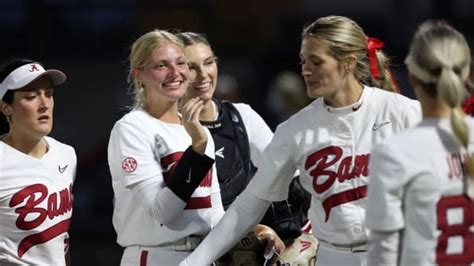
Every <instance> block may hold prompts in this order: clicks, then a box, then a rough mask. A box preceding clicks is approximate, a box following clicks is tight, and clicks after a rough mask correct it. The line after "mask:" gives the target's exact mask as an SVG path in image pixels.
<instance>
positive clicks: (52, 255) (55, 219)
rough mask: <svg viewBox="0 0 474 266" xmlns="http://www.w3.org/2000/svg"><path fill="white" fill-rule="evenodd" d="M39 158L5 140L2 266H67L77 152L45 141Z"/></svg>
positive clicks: (0, 148) (1, 149) (0, 152)
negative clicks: (43, 153)
mask: <svg viewBox="0 0 474 266" xmlns="http://www.w3.org/2000/svg"><path fill="white" fill-rule="evenodd" d="M44 140H45V141H46V143H47V145H48V148H49V149H48V152H47V153H46V154H45V155H44V156H43V157H42V158H41V159H37V158H34V157H31V156H29V155H27V154H24V153H22V152H20V151H18V150H16V149H15V148H13V147H11V146H9V145H8V144H6V143H4V142H3V141H1V140H0V161H1V163H0V265H18V264H21V265H65V264H66V262H65V252H66V249H67V246H68V239H69V237H68V233H67V231H68V230H69V224H70V221H71V215H72V206H73V204H72V201H73V197H72V186H73V183H74V178H75V172H76V164H77V158H76V154H75V151H74V149H73V148H72V147H71V146H68V145H65V144H63V143H60V142H58V141H56V140H55V139H53V138H51V137H47V136H46V137H44Z"/></svg>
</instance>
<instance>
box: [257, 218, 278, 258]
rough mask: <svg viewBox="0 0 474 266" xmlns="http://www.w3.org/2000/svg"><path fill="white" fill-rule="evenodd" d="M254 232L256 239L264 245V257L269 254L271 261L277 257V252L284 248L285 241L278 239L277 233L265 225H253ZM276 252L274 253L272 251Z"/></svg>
mask: <svg viewBox="0 0 474 266" xmlns="http://www.w3.org/2000/svg"><path fill="white" fill-rule="evenodd" d="M254 233H255V236H256V237H257V239H258V240H259V241H260V243H262V244H263V245H265V251H264V255H265V257H267V256H269V257H270V256H271V258H272V259H271V261H270V262H271V263H273V262H275V261H276V260H277V259H278V254H281V252H283V251H284V250H285V243H283V241H282V240H281V239H280V237H279V236H278V235H277V233H276V232H275V231H274V230H273V229H272V228H270V227H268V226H266V225H262V224H259V225H257V226H255V228H254ZM275 252H276V253H277V254H274V253H275Z"/></svg>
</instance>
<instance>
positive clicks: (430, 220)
mask: <svg viewBox="0 0 474 266" xmlns="http://www.w3.org/2000/svg"><path fill="white" fill-rule="evenodd" d="M466 122H467V123H468V126H469V128H470V133H469V135H470V137H471V138H470V144H469V152H470V153H472V152H473V151H474V138H473V136H474V120H473V119H472V118H470V117H467V118H466ZM372 154H373V156H374V158H373V160H372V162H371V173H370V186H369V195H368V210H367V217H366V225H367V227H368V228H370V229H372V230H376V231H382V232H394V231H399V230H402V231H401V234H400V235H401V236H400V243H401V246H400V247H401V248H399V254H398V255H399V261H400V265H435V264H436V265H468V264H469V265H470V264H472V263H474V219H473V217H474V201H473V199H472V198H469V197H468V196H467V194H466V193H465V192H466V189H467V186H466V185H465V184H464V180H465V178H466V177H465V176H464V171H463V167H464V163H465V154H466V151H465V149H461V148H460V146H459V145H458V144H457V142H456V140H455V139H454V137H453V133H452V130H451V126H450V121H449V120H448V119H440V118H429V119H425V120H424V121H423V122H422V123H420V124H419V125H418V126H417V127H415V128H412V129H409V130H407V131H405V132H403V133H401V134H399V135H397V136H394V137H393V138H390V139H387V140H386V141H384V142H382V144H380V145H378V146H376V147H375V148H374V150H373V152H372Z"/></svg>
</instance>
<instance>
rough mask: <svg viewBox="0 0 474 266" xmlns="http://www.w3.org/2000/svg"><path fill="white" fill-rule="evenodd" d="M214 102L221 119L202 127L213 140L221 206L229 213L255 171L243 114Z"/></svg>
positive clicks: (231, 106)
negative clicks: (229, 208) (230, 207)
mask: <svg viewBox="0 0 474 266" xmlns="http://www.w3.org/2000/svg"><path fill="white" fill-rule="evenodd" d="M213 100H214V103H216V105H217V108H218V109H219V117H218V118H217V120H216V121H212V122H202V124H203V125H204V126H205V127H207V128H208V129H209V131H210V132H211V134H212V138H213V139H214V145H215V149H216V158H215V160H216V167H217V176H218V179H219V185H220V189H221V196H222V204H223V205H224V209H225V210H227V208H228V207H229V205H230V204H231V203H232V202H233V201H234V200H235V198H236V197H237V196H238V195H239V194H240V193H241V192H242V191H243V190H244V189H245V187H246V186H247V184H248V182H250V179H252V177H253V175H254V174H255V171H256V168H255V166H254V165H253V164H252V161H251V159H250V147H249V139H248V136H247V130H246V129H245V125H244V123H243V121H242V117H241V116H240V113H239V112H238V110H237V109H236V108H235V106H234V105H233V104H232V103H231V102H228V101H219V100H216V99H213Z"/></svg>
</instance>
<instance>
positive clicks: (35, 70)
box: [0, 63, 66, 99]
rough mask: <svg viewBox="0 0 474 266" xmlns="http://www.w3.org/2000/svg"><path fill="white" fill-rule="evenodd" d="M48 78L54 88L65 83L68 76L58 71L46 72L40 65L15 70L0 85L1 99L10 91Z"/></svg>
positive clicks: (28, 65)
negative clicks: (40, 78)
mask: <svg viewBox="0 0 474 266" xmlns="http://www.w3.org/2000/svg"><path fill="white" fill-rule="evenodd" d="M42 76H48V77H49V79H50V80H51V82H52V83H53V86H57V85H59V84H62V83H64V81H66V75H64V73H63V72H61V71H59V70H56V69H48V70H44V68H43V67H42V66H41V65H40V64H38V63H31V64H26V65H23V66H21V67H19V68H17V69H15V70H13V71H12V72H11V73H10V74H9V75H8V76H7V77H6V78H5V79H4V80H3V81H2V83H1V84H0V99H3V96H4V95H5V93H7V91H8V90H18V89H21V88H24V87H25V86H26V85H28V84H30V83H31V82H33V81H35V80H36V79H38V78H39V77H42Z"/></svg>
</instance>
